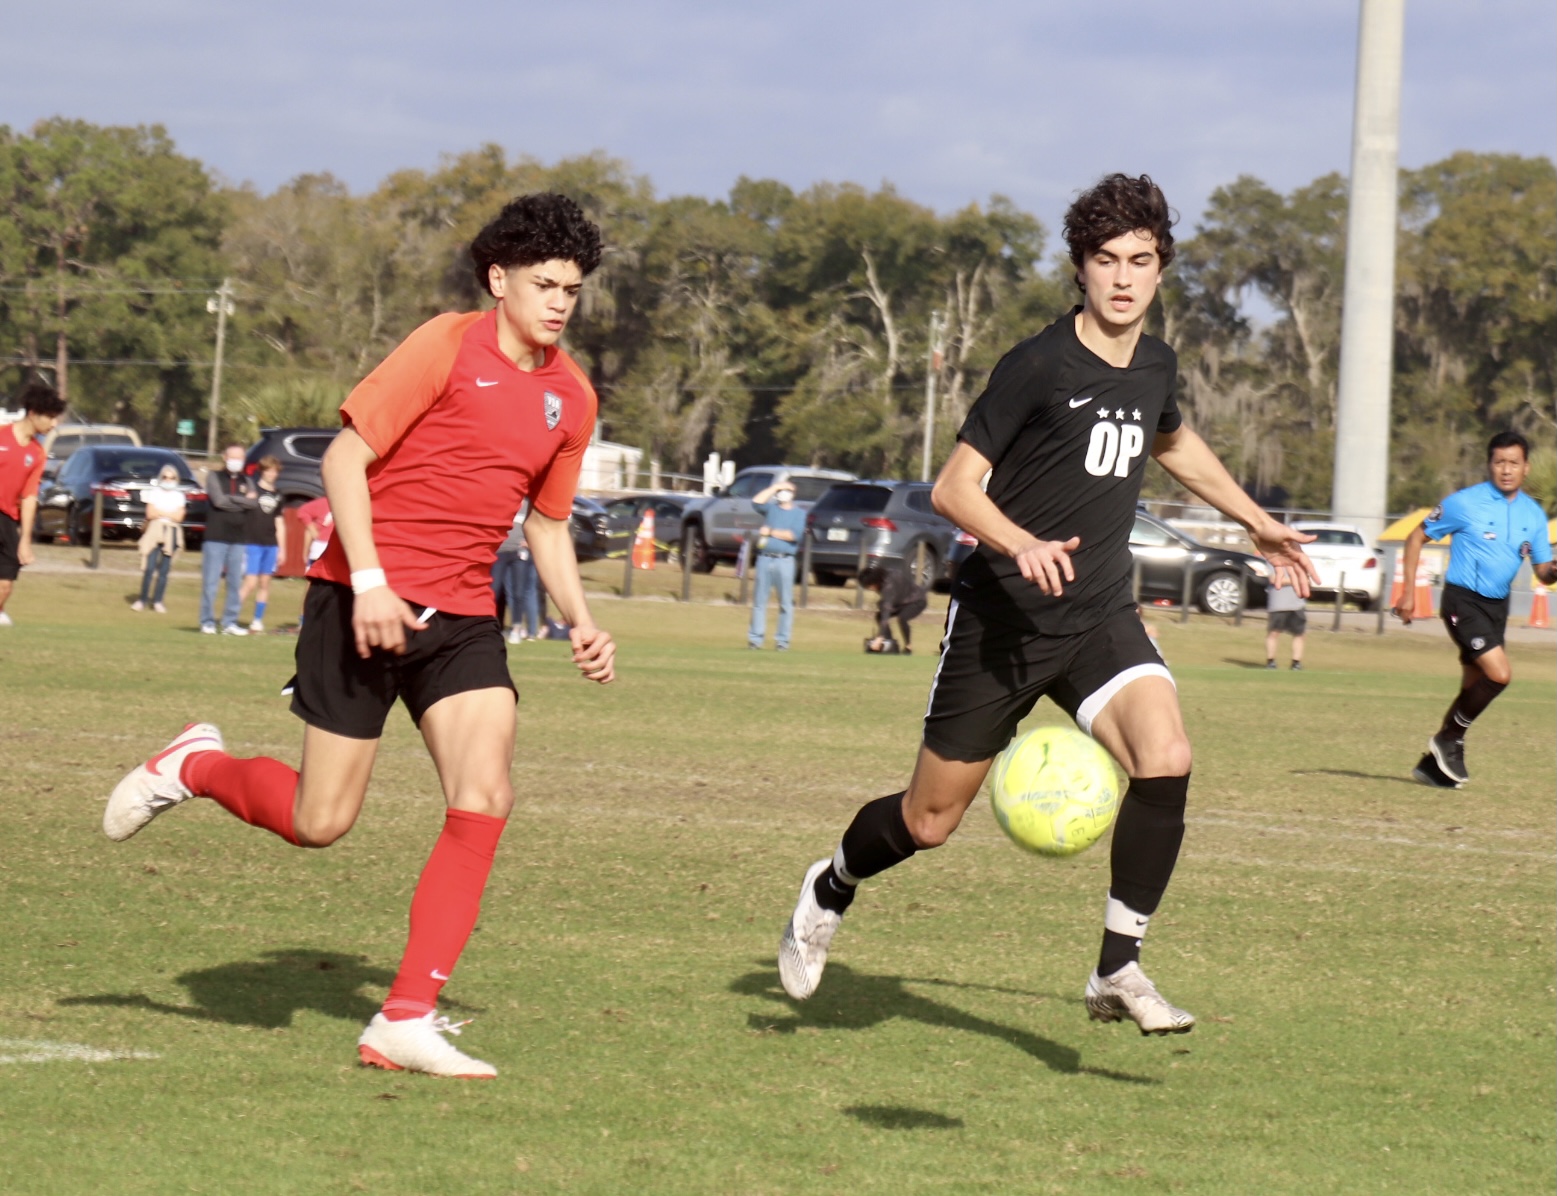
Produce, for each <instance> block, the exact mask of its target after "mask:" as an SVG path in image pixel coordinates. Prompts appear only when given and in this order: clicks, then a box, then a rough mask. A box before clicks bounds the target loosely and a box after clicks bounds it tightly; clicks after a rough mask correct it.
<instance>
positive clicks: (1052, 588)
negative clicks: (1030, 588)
mask: <svg viewBox="0 0 1557 1196" xmlns="http://www.w3.org/2000/svg"><path fill="white" fill-rule="evenodd" d="M1080 547H1081V537H1080V536H1072V537H1071V538H1070V539H1069V540H1034V541H1033V542H1032V543H1031V544H1029V545H1028V546H1027V547H1026V548H1023V549H1022V550H1021V551H1019V552H1018V553H1017V554H1016V567H1017V568H1018V569H1020V570H1021V571H1022V576H1023V577H1025V578H1027V580H1028V581H1030V582H1032V583H1033V584H1035V585H1036V586H1037V587H1038V588H1039V589H1040V590H1042V591H1043V592H1044V593H1045V594H1054V595H1059V594H1063V593H1064V592H1065V586H1064V584H1063V583H1064V582H1065V581H1075V580H1076V569H1075V567H1074V566H1073V565H1072V564H1071V563H1070V554H1071V553H1073V552H1075V551H1076V549H1078V548H1080ZM1062 577H1063V581H1062Z"/></svg>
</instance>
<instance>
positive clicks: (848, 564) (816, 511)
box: [806, 481, 957, 588]
mask: <svg viewBox="0 0 1557 1196" xmlns="http://www.w3.org/2000/svg"><path fill="white" fill-rule="evenodd" d="M931 489H932V487H931V484H930V483H929V482H893V481H880V482H848V483H844V484H841V485H836V486H833V487H832V489H830V490H828V491H827V493H826V494H824V495H822V497H821V498H819V499H818V500H817V502H816V505H815V506H814V507H812V508H811V513H810V514H809V515H808V516H807V517H806V528H807V534H808V536H809V538H810V542H811V576H812V578H813V579H814V580H815V581H816V584H817V585H819V586H841V585H842V584H843V583H844V580H845V579H846V578H850V577H853V576H854V575H855V573H856V572H858V570H859V564H860V549H861V547H862V546H863V548H864V550H865V563H866V564H867V565H869V564H873V563H880V562H882V561H906V562H907V563H908V566H909V568H910V569H911V570H913V569H915V568H916V567H917V570H918V571H917V574H916V575H915V578H914V580H915V581H917V582H918V583H919V584H920V585H922V586H924V587H926V588H929V587H930V586H933V585H939V584H940V583H941V582H944V581H946V580H948V578H949V576H950V575H949V573H948V572H947V568H946V564H947V558H948V557H949V556H950V555H951V549H952V544H953V543H954V542H955V539H956V535H957V529H956V527H955V526H953V524H952V522H951V520H949V519H947V518H945V517H944V516H942V515H938V514H936V512H935V509H934V508H933V507H932V506H931V505H930V490H931ZM921 553H922V555H921Z"/></svg>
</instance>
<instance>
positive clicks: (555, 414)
mask: <svg viewBox="0 0 1557 1196" xmlns="http://www.w3.org/2000/svg"><path fill="white" fill-rule="evenodd" d="M561 418H562V400H561V399H560V398H559V397H558V396H557V395H554V394H552V393H551V391H549V390H548V391H547V392H546V430H547V431H548V432H550V431H551V430H552V429H553V428H555V427H556V426H557V421H558V420H560V419H561Z"/></svg>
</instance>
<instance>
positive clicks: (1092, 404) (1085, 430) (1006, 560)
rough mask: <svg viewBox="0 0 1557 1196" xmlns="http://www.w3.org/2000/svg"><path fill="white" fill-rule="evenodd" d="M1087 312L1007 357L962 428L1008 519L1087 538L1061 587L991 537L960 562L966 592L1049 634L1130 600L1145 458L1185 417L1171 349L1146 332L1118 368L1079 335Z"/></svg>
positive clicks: (988, 609)
mask: <svg viewBox="0 0 1557 1196" xmlns="http://www.w3.org/2000/svg"><path fill="white" fill-rule="evenodd" d="M1080 311H1081V308H1079V307H1077V308H1074V309H1073V310H1072V311H1071V312H1070V313H1069V314H1067V315H1064V316H1062V317H1060V319H1058V320H1057V321H1055V322H1054V323H1053V324H1051V325H1049V327H1047V328H1045V329H1044V330H1043V331H1042V332H1040V333H1039V334H1038V335H1037V336H1034V337H1030V338H1028V339H1027V340H1025V341H1023V342H1022V343H1021V344H1019V345H1017V346H1016V347H1015V348H1014V349H1012V350H1011V351H1010V352H1009V353H1007V354H1006V355H1005V356H1004V357H1003V358H1001V359H1000V362H999V364H998V365H996V366H995V369H994V371H993V372H992V373H991V374H990V376H989V384H988V386H986V387H985V389H984V393H983V394H982V395H980V396H979V398H978V401H977V402H975V403H974V404H973V409H972V410H971V411H969V412H968V418H967V420H966V422H965V423H964V424H963V425H962V431H961V432H960V433H958V439H959V440H964V441H966V442H967V443H968V444H969V445H970V446H972V447H973V448H975V449H977V450H978V451H979V452H980V453H981V454H982V455H983V456H985V457H987V458H988V459H989V460H990V462H991V463H992V464H993V465H994V469H993V471H992V472H991V474H990V479H989V488H988V494H989V497H990V498H991V499H992V500H993V501H994V503H995V505H996V506H997V507H999V508H1000V510H1001V511H1002V512H1003V513H1004V514H1005V516H1006V518H1008V519H1010V520H1011V521H1012V522H1013V523H1015V524H1017V525H1018V526H1019V527H1022V528H1025V529H1026V530H1027V531H1029V532H1031V533H1032V534H1033V535H1035V536H1037V537H1038V538H1039V539H1040V540H1068V539H1070V538H1071V537H1072V536H1079V537H1080V538H1081V544H1080V547H1078V548H1077V550H1076V551H1075V552H1074V553H1072V554H1071V564H1072V566H1073V567H1074V569H1075V571H1076V580H1075V581H1073V582H1066V583H1065V586H1064V589H1065V592H1064V593H1063V594H1062V595H1060V596H1058V597H1054V596H1051V595H1047V594H1045V593H1044V592H1043V591H1042V590H1040V589H1039V588H1038V586H1037V585H1036V584H1034V583H1033V582H1030V581H1028V580H1027V579H1026V578H1025V577H1023V576H1022V574H1021V571H1020V570H1019V569H1018V568H1017V565H1016V562H1015V561H1014V560H1012V559H1011V558H1010V557H1008V556H1005V555H1004V554H1002V553H1000V552H997V551H995V549H993V548H991V547H989V546H988V545H982V544H981V545H980V546H979V547H978V548H977V549H976V550H975V551H974V553H973V555H972V556H970V557H969V558H968V559H967V561H965V562H964V563H963V566H962V568H961V569H960V570H959V571H958V576H957V586H956V589H955V591H954V597H955V598H956V599H957V600H958V602H961V603H964V604H966V605H967V606H968V607H970V608H971V609H973V610H976V611H978V612H979V613H980V614H981V615H983V616H985V617H987V618H993V619H997V620H1000V621H1002V622H1006V623H1010V624H1012V625H1014V626H1017V627H1023V628H1027V629H1030V630H1033V631H1038V632H1042V633H1044V634H1047V635H1069V634H1072V633H1074V632H1079V631H1085V630H1087V629H1088V628H1091V627H1093V626H1095V625H1097V624H1098V623H1100V622H1102V621H1103V620H1104V619H1105V618H1107V617H1108V616H1109V615H1110V614H1113V613H1114V612H1115V611H1117V610H1119V609H1120V608H1121V607H1124V606H1129V605H1130V603H1131V593H1130V529H1131V527H1132V525H1133V523H1134V520H1135V505H1136V500H1137V498H1138V497H1139V496H1140V493H1141V480H1142V478H1143V476H1144V475H1145V470H1146V458H1147V455H1148V454H1149V453H1150V452H1151V447H1152V442H1153V439H1154V438H1155V437H1156V435H1157V434H1158V433H1159V432H1172V431H1174V430H1175V429H1176V428H1178V426H1179V425H1180V423H1182V422H1183V420H1182V417H1181V416H1180V415H1179V409H1178V402H1177V400H1176V398H1175V390H1176V386H1177V379H1178V358H1177V356H1176V355H1175V354H1174V352H1173V350H1172V349H1170V348H1168V346H1167V345H1165V344H1163V343H1162V342H1161V341H1160V340H1157V339H1156V338H1155V337H1150V336H1142V337H1141V339H1140V341H1139V342H1138V343H1137V345H1136V347H1135V356H1134V358H1133V359H1132V361H1131V362H1130V364H1129V365H1128V366H1126V367H1125V368H1123V369H1119V368H1117V367H1115V366H1111V365H1109V364H1108V363H1107V362H1106V361H1104V360H1103V359H1102V358H1100V357H1099V356H1097V354H1095V353H1093V352H1092V351H1091V350H1090V349H1088V348H1087V347H1086V346H1085V345H1083V344H1082V343H1081V341H1080V339H1079V338H1078V337H1077V336H1076V318H1077V316H1078V315H1079V313H1080Z"/></svg>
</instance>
